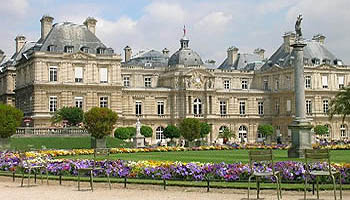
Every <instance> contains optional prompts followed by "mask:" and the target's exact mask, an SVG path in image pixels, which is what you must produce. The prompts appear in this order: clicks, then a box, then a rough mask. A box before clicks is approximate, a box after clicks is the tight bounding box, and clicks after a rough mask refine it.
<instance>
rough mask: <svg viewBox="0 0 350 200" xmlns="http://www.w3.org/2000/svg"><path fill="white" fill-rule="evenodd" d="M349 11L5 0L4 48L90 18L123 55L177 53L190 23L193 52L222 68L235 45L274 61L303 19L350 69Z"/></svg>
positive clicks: (294, 4) (298, 0)
mask: <svg viewBox="0 0 350 200" xmlns="http://www.w3.org/2000/svg"><path fill="white" fill-rule="evenodd" d="M349 10H350V3H349V0H113V1H112V0H74V1H71V0H0V27H1V31H0V38H1V40H0V49H2V50H3V51H4V52H5V54H6V55H8V56H10V55H12V54H13V53H14V51H15V41H14V39H15V37H16V36H17V35H24V36H26V38H27V40H28V41H37V40H38V39H39V37H40V19H41V17H42V16H43V15H50V16H52V17H53V18H54V23H58V22H65V21H68V22H73V23H76V24H82V23H83V22H84V20H85V19H86V18H87V17H89V16H90V17H94V18H96V19H97V21H98V22H97V27H96V35H97V37H98V38H99V39H100V40H101V41H102V42H103V43H104V44H105V45H106V46H108V47H112V48H113V49H114V51H115V52H116V53H118V54H122V55H123V48H124V47H125V46H126V45H129V46H130V47H131V48H132V50H133V53H137V52H138V51H140V50H150V49H155V50H158V51H161V50H162V49H163V48H168V49H169V50H170V54H172V53H174V52H175V51H176V50H177V49H179V46H180V44H179V39H180V38H181V37H182V35H183V26H184V25H185V26H186V33H187V37H188V38H189V39H190V44H189V45H190V47H191V48H192V49H193V50H195V51H196V52H198V53H199V55H200V56H201V57H202V60H203V61H205V60H209V59H210V60H215V61H216V64H217V65H220V64H221V63H222V62H223V60H224V59H225V57H226V54H227V53H226V50H227V48H228V47H230V46H235V47H238V48H239V51H240V52H242V53H251V52H253V51H254V49H256V48H263V49H265V50H266V52H265V56H266V57H269V56H271V55H272V53H273V52H274V51H276V50H277V48H278V47H279V46H280V45H281V43H282V35H283V34H284V33H285V32H288V31H294V23H295V21H296V18H297V16H298V14H302V15H303V17H304V20H303V22H302V31H303V36H304V37H305V38H306V39H311V38H312V36H313V35H316V34H318V33H321V34H323V35H324V36H326V40H325V44H326V46H327V47H328V49H329V50H330V51H331V52H332V53H333V54H335V55H336V57H338V58H339V59H342V60H343V61H344V62H345V64H350V54H349V53H348V52H350V34H349V32H350V26H349V23H350V12H349Z"/></svg>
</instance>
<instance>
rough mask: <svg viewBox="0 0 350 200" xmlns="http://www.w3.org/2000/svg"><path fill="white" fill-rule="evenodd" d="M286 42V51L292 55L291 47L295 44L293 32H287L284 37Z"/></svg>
mask: <svg viewBox="0 0 350 200" xmlns="http://www.w3.org/2000/svg"><path fill="white" fill-rule="evenodd" d="M283 40H284V43H283V44H284V50H285V51H286V52H288V53H291V52H292V50H293V48H292V47H291V45H292V44H294V42H295V33H293V32H287V33H285V34H284V35H283Z"/></svg>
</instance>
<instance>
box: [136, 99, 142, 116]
mask: <svg viewBox="0 0 350 200" xmlns="http://www.w3.org/2000/svg"><path fill="white" fill-rule="evenodd" d="M135 105H136V107H135V114H136V115H137V116H139V115H142V102H141V101H136V104H135Z"/></svg>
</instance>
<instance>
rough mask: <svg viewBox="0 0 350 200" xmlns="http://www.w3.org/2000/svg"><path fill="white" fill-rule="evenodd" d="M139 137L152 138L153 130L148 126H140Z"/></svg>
mask: <svg viewBox="0 0 350 200" xmlns="http://www.w3.org/2000/svg"><path fill="white" fill-rule="evenodd" d="M140 132H141V135H143V136H145V137H146V138H148V137H152V135H153V130H152V128H151V127H150V126H141V130H140Z"/></svg>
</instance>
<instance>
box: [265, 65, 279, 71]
mask: <svg viewBox="0 0 350 200" xmlns="http://www.w3.org/2000/svg"><path fill="white" fill-rule="evenodd" d="M281 69H283V68H282V67H281V66H279V65H277V64H274V65H273V66H271V67H269V68H268V69H266V70H264V71H265V72H266V71H267V72H276V71H280V70H281Z"/></svg>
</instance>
